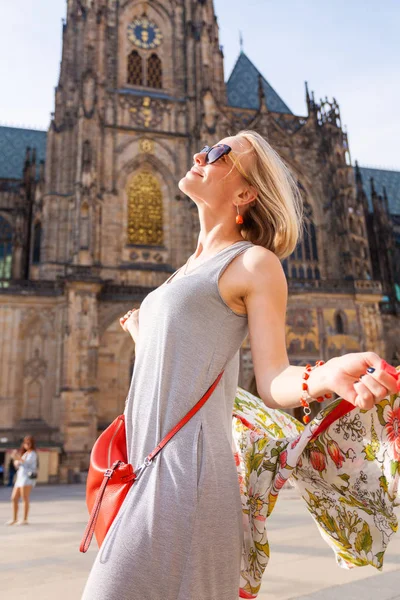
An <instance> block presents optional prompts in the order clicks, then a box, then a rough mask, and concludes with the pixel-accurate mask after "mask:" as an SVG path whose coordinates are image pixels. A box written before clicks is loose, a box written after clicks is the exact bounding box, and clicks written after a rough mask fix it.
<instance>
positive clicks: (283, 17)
mask: <svg viewBox="0 0 400 600" xmlns="http://www.w3.org/2000/svg"><path fill="white" fill-rule="evenodd" d="M193 1H195V0H193ZM208 1H210V0H208ZM65 6H66V2H65V0H13V1H12V2H6V1H5V0H3V2H1V6H0V81H1V94H0V124H1V125H11V126H22V127H32V128H34V129H47V127H48V125H49V121H50V113H51V112H52V110H53V108H54V88H55V86H56V85H57V81H58V75H59V68H60V60H61V31H62V27H61V22H62V18H63V17H65V12H66V10H65ZM214 7H215V12H216V15H217V18H218V24H219V34H220V44H221V45H222V46H223V50H224V57H225V58H224V61H225V80H227V79H228V77H229V75H230V73H231V71H232V68H233V66H234V64H235V62H236V59H237V57H238V55H239V52H240V45H239V31H240V32H241V35H242V39H243V51H244V52H245V53H246V55H247V56H248V58H249V59H250V60H251V61H252V62H253V63H254V65H255V66H256V67H257V69H258V70H259V71H260V72H261V73H262V74H263V75H264V77H265V78H266V79H267V81H268V82H269V83H270V85H272V87H273V88H274V89H275V91H276V92H277V93H278V94H279V95H280V96H281V98H282V99H283V100H284V102H285V103H286V104H287V105H288V106H289V108H290V109H291V111H292V112H293V113H294V114H297V115H306V114H307V108H306V103H305V89H304V82H305V81H308V85H309V89H310V91H311V90H313V91H314V93H315V99H316V100H317V101H319V99H320V98H325V96H327V97H328V99H332V98H333V97H334V98H336V100H337V102H338V103H339V106H340V112H341V117H342V124H343V125H345V126H346V129H347V132H348V137H349V145H350V153H351V159H352V163H353V164H354V161H355V160H358V162H359V164H360V165H362V166H370V167H376V168H387V169H395V170H400V150H399V143H398V140H399V139H400V103H399V98H400V35H399V32H400V0H245V1H244V0H214Z"/></svg>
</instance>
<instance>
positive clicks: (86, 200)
mask: <svg viewBox="0 0 400 600" xmlns="http://www.w3.org/2000/svg"><path fill="white" fill-rule="evenodd" d="M223 58H224V57H223V50H222V47H221V46H220V40H219V32H218V23H217V18H216V15H215V13H214V8H213V4H212V1H211V0H148V1H147V2H143V1H134V0H119V1H118V0H68V3H67V15H66V20H65V23H64V25H63V49H62V60H61V67H60V77H59V82H58V85H57V87H56V90H55V107H54V113H52V115H51V122H50V126H49V129H48V131H47V132H45V131H35V130H23V129H16V128H9V127H0V323H1V346H0V348H1V368H2V376H1V378H0V430H1V431H0V461H1V459H3V460H4V458H5V460H6V462H7V456H8V454H9V452H10V450H11V448H13V447H15V446H17V445H19V442H20V440H21V438H22V437H23V435H25V434H27V433H32V434H33V435H34V436H35V437H36V439H37V442H38V446H39V448H40V451H41V479H42V480H43V481H45V480H46V481H59V480H61V481H66V480H71V478H72V477H73V476H74V473H79V472H84V471H85V470H86V469H87V467H88V461H89V453H90V449H91V447H92V445H93V442H94V441H95V439H96V437H97V436H98V435H99V433H100V432H101V431H102V430H104V428H105V427H106V426H107V425H108V424H109V423H110V422H111V421H112V420H113V419H114V418H115V417H116V416H117V415H118V414H120V413H121V412H122V411H123V408H124V403H125V399H126V395H127V392H128V388H129V383H130V378H131V375H132V370H133V365H134V357H135V348H134V343H133V341H132V338H131V337H130V335H129V334H127V333H125V332H124V331H123V330H122V328H121V326H120V324H119V318H120V317H121V316H122V315H124V314H125V313H126V312H127V310H129V309H130V308H133V307H135V308H137V307H139V306H140V303H141V301H142V300H143V299H144V297H145V296H146V295H147V294H148V293H149V292H150V291H151V290H153V289H154V288H156V287H157V286H159V285H161V284H162V283H163V282H164V281H165V280H166V279H167V278H168V277H169V275H170V274H171V273H172V272H174V271H175V270H176V269H177V268H178V267H179V266H181V265H182V264H183V263H184V262H185V261H186V260H187V258H188V256H189V255H190V254H191V253H192V252H193V251H194V249H195V247H196V242H197V237H198V232H199V222H198V217H197V208H196V205H195V204H194V203H193V202H192V201H191V200H190V199H189V198H187V197H185V196H184V195H183V194H182V192H181V191H180V190H179V189H178V186H177V183H178V181H179V179H180V178H181V177H182V176H183V175H184V174H185V173H186V171H187V170H188V168H190V165H191V164H192V161H193V158H192V157H193V154H194V153H195V152H197V151H198V150H199V149H200V148H201V147H203V146H204V145H205V144H208V145H212V144H214V143H216V142H217V141H218V140H219V139H222V138H223V137H225V136H227V135H234V134H235V133H237V132H238V131H239V130H240V129H255V130H257V131H258V132H259V133H261V135H263V136H264V137H265V138H266V139H267V140H268V141H269V142H270V143H271V145H272V146H273V147H274V148H275V149H276V150H277V151H278V153H279V154H280V155H281V156H282V158H283V160H284V161H285V162H286V164H287V165H288V166H289V168H290V169H291V171H292V173H293V174H294V175H295V177H296V179H297V181H298V184H299V187H300V190H301V192H302V195H303V199H304V205H305V222H304V236H303V239H302V240H301V242H300V243H299V244H298V247H297V248H296V250H295V252H294V253H293V254H292V255H291V256H290V257H288V258H287V259H285V260H284V261H283V267H284V270H285V273H286V276H287V279H288V283H289V302H288V310H287V323H286V332H287V349H288V355H289V358H290V362H291V364H298V365H303V364H306V363H307V362H314V361H315V360H317V359H324V360H328V359H329V358H332V357H333V356H338V355H341V354H344V353H347V352H358V351H366V350H373V351H376V352H377V353H378V354H380V355H381V356H382V357H384V358H386V360H388V361H389V362H391V363H392V364H395V363H396V364H397V363H398V362H400V361H399V359H400V342H398V340H397V338H398V332H399V329H400V328H399V318H398V312H399V306H400V293H399V290H400V288H399V284H400V276H399V272H398V266H397V265H398V264H399V261H398V255H399V246H400V173H397V172H394V171H382V170H377V169H367V168H363V167H360V166H358V165H356V166H355V167H353V166H352V162H351V157H350V149H349V146H348V140H347V135H346V132H345V131H344V130H343V127H342V124H341V119H340V109H339V105H338V103H337V102H336V100H335V99H332V100H331V101H329V100H328V99H327V98H325V100H320V101H318V102H317V101H316V100H315V98H314V94H310V93H309V91H308V89H307V85H306V106H307V114H306V115H305V116H297V115H295V114H293V113H292V112H291V110H290V109H289V108H288V106H287V105H286V104H285V103H284V101H283V100H282V99H281V98H280V97H279V95H278V94H277V93H276V92H275V90H274V89H273V88H272V87H271V86H270V85H269V83H268V81H267V80H266V79H265V78H264V77H263V75H262V74H261V73H259V72H258V70H257V68H256V67H255V66H254V65H253V63H252V62H251V61H250V59H249V58H248V57H247V56H246V54H245V53H244V52H242V51H241V52H240V55H239V57H238V60H237V62H236V65H235V67H234V69H233V71H232V73H231V75H230V77H229V78H228V80H227V81H225V77H224V64H223ZM239 384H240V385H241V386H242V387H245V388H246V389H249V390H250V391H253V392H256V388H255V383H254V375H253V369H252V361H251V349H250V345H249V343H248V340H246V341H245V342H244V344H243V347H242V348H241V373H240V379H239Z"/></svg>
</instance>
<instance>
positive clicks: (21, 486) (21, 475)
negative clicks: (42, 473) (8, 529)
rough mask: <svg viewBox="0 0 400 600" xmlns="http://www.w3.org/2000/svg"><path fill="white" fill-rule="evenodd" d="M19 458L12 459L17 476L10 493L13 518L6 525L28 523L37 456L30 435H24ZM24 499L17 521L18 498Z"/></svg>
mask: <svg viewBox="0 0 400 600" xmlns="http://www.w3.org/2000/svg"><path fill="white" fill-rule="evenodd" d="M20 455H21V456H20V458H18V459H14V464H15V467H16V468H17V478H16V480H15V484H14V488H13V491H12V494H11V501H12V506H13V518H12V519H11V520H10V521H7V523H6V525H15V524H17V525H28V513H29V498H30V494H31V491H32V488H33V487H35V485H36V478H37V469H38V457H37V452H36V445H35V440H34V438H33V437H32V436H31V435H27V436H25V437H24V439H23V441H22V445H21V448H20ZM21 497H22V498H23V500H24V518H23V519H22V520H20V521H18V504H19V499H20V498H21Z"/></svg>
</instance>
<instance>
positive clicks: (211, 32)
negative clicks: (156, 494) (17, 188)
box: [38, 0, 228, 462]
mask: <svg viewBox="0 0 400 600" xmlns="http://www.w3.org/2000/svg"><path fill="white" fill-rule="evenodd" d="M225 104H226V91H225V83H224V71H223V53H222V49H221V48H220V46H219V33H218V24H217V19H216V16H215V13H214V8H213V4H212V2H210V1H207V2H206V1H198V0H180V1H179V2H172V1H171V0H159V1H158V2H157V3H156V2H152V1H147V2H146V1H143V2H137V1H133V0H132V1H126V2H118V1H116V0H108V1H107V0H69V1H68V4H67V18H66V22H65V23H64V25H63V49H62V60H61V68H60V77H59V82H58V85H57V87H56V90H55V109H54V114H53V115H52V120H51V124H50V128H49V132H48V139H47V160H46V177H45V180H46V189H45V191H44V194H43V198H42V201H43V207H42V227H43V235H42V248H41V250H42V253H41V254H42V255H41V262H40V267H39V268H40V272H39V274H38V277H39V278H42V279H57V278H62V279H63V280H66V295H67V311H68V314H67V315H66V326H65V332H64V335H65V340H64V347H65V355H64V365H63V373H64V375H63V388H62V405H63V406H64V416H65V422H64V432H63V433H64V439H65V448H66V451H67V453H69V455H70V456H73V453H77V454H75V455H74V456H75V458H74V459H73V460H74V461H75V462H77V461H78V462H79V461H80V460H86V458H85V457H87V452H86V449H85V447H84V446H83V440H86V441H85V443H86V444H87V443H88V440H89V444H90V441H93V440H94V438H95V436H96V433H97V427H98V424H99V423H101V422H105V421H107V420H109V419H110V416H111V414H113V413H112V412H110V410H111V409H110V404H109V403H108V404H107V398H106V395H105V394H103V396H102V398H103V399H102V402H104V405H102V404H101V403H100V405H99V403H97V401H96V399H95V398H96V394H97V387H96V383H97V378H96V373H97V372H98V370H99V369H100V370H101V369H102V365H101V364H99V348H100V347H101V345H102V344H103V343H104V344H105V343H106V341H103V340H105V339H106V338H105V337H104V336H105V335H106V333H104V332H103V331H102V322H104V320H105V321H106V322H111V323H112V321H113V319H114V320H115V318H116V315H115V316H114V317H113V318H112V316H110V317H105V318H103V317H104V315H107V311H109V310H114V312H115V306H114V308H113V309H111V308H108V307H107V305H106V306H103V305H102V302H103V301H104V302H105V301H106V300H107V299H109V298H110V297H115V294H116V290H117V289H118V294H119V298H120V299H121V298H124V297H126V301H127V302H129V305H128V306H129V307H130V306H131V305H132V297H133V295H132V290H133V289H135V290H136V292H135V293H136V295H135V298H136V300H137V301H139V302H140V301H141V300H142V299H143V298H144V297H145V296H146V295H147V293H148V292H149V291H150V290H151V289H152V288H153V287H157V286H158V285H161V283H162V282H163V281H164V280H165V278H166V277H167V276H168V275H169V274H170V273H171V272H172V271H174V270H175V269H176V267H177V266H179V265H180V264H182V263H183V262H184V261H185V260H186V259H187V256H188V255H189V254H190V252H191V251H193V248H194V245H195V243H196V239H197V235H198V219H197V214H195V211H193V210H191V207H192V206H193V203H192V202H191V201H189V202H188V201H187V200H188V199H187V198H185V197H184V196H183V195H182V194H181V192H180V191H179V188H178V186H177V183H178V181H179V179H180V178H181V177H183V176H184V175H185V173H186V172H187V170H188V169H189V168H190V165H191V164H192V161H193V154H194V153H195V152H196V151H198V149H199V146H200V143H201V141H203V145H204V142H206V141H207V142H209V141H210V136H211V141H213V140H215V138H217V137H218V136H222V135H224V133H223V132H224V127H225V128H227V125H228V120H227V119H226V117H225V116H224V114H223V111H222V107H223V106H224V105H225ZM183 200H186V201H183ZM101 315H102V319H103V321H101V319H100V316H101ZM107 319H109V321H107ZM100 321H101V322H100ZM102 335H103V338H102ZM107 368H109V367H108V366H107ZM107 368H106V369H105V370H107ZM128 385H129V381H126V382H125V386H126V387H128ZM77 422H79V423H81V424H84V425H82V427H81V428H76V426H75V425H74V423H77ZM82 428H83V430H82ZM71 460H72V459H71Z"/></svg>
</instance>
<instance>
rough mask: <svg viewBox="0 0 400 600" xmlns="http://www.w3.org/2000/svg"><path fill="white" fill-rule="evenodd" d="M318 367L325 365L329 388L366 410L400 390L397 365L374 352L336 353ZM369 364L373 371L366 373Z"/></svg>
mask: <svg viewBox="0 0 400 600" xmlns="http://www.w3.org/2000/svg"><path fill="white" fill-rule="evenodd" d="M383 367H385V370H384V368H383ZM319 368H324V369H325V377H326V382H327V385H328V387H329V389H330V390H332V391H333V392H335V394H338V395H339V396H340V397H342V398H344V399H345V400H348V401H349V402H351V404H354V405H355V406H358V407H359V408H362V409H364V410H369V409H370V408H372V407H373V406H374V405H375V404H376V403H377V402H380V401H381V400H383V398H385V397H386V396H388V394H397V393H398V391H400V380H399V383H398V381H397V378H396V377H397V371H396V369H395V368H394V367H392V366H391V365H389V364H388V363H387V362H386V361H384V360H383V359H382V358H380V357H379V356H378V354H376V353H375V352H353V353H351V354H345V355H343V356H337V357H334V358H331V359H330V360H328V361H327V362H326V363H325V365H323V366H322V367H319ZM369 368H372V369H374V371H373V372H369V373H366V371H367V369H369ZM399 375H400V371H399ZM358 379H361V381H358ZM398 385H399V387H398Z"/></svg>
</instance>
